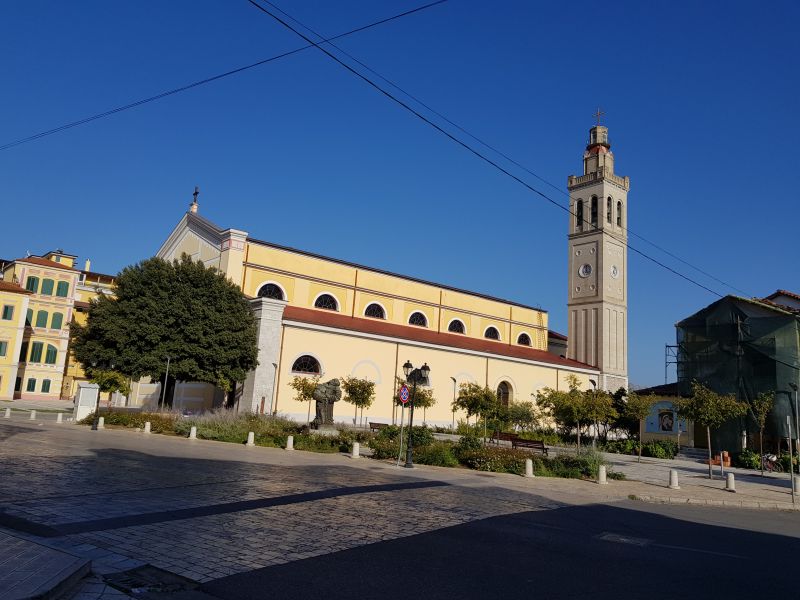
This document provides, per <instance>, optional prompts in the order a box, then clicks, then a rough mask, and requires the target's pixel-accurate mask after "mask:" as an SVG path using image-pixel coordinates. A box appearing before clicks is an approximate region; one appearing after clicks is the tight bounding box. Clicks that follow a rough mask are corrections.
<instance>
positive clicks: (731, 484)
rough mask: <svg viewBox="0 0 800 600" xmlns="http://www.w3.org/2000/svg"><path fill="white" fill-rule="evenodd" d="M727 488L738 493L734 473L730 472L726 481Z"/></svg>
mask: <svg viewBox="0 0 800 600" xmlns="http://www.w3.org/2000/svg"><path fill="white" fill-rule="evenodd" d="M725 489H726V490H727V491H729V492H733V493H734V494H735V493H736V480H735V479H734V477H733V473H728V479H727V480H726V481H725Z"/></svg>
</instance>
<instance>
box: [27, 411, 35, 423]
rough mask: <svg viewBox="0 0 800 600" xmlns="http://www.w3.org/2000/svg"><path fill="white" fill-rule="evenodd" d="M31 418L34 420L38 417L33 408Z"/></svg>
mask: <svg viewBox="0 0 800 600" xmlns="http://www.w3.org/2000/svg"><path fill="white" fill-rule="evenodd" d="M29 419H30V420H31V421H34V420H35V419H36V411H35V410H32V411H31V416H30V417H29Z"/></svg>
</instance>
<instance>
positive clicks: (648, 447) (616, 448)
mask: <svg viewBox="0 0 800 600" xmlns="http://www.w3.org/2000/svg"><path fill="white" fill-rule="evenodd" d="M603 449H604V450H605V451H606V452H613V453H614V454H638V453H639V442H638V440H632V439H624V440H609V441H608V442H606V443H605V445H604V447H603ZM677 453H678V444H677V443H675V442H672V441H670V440H653V441H650V442H647V443H645V444H644V445H643V446H642V456H649V457H652V458H675V455H676V454H677Z"/></svg>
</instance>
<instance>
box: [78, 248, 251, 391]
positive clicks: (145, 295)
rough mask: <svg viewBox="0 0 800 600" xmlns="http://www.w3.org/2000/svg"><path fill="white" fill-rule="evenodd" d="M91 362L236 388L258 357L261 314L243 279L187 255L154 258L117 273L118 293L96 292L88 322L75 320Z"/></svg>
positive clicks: (87, 366)
mask: <svg viewBox="0 0 800 600" xmlns="http://www.w3.org/2000/svg"><path fill="white" fill-rule="evenodd" d="M70 329H71V335H72V349H73V351H74V353H75V358H76V359H77V360H78V361H79V362H80V363H81V365H83V368H84V370H87V371H90V370H91V369H92V368H93V367H96V368H98V369H100V370H108V369H109V368H110V366H111V365H114V367H113V370H114V371H116V372H118V373H120V374H122V375H123V376H125V377H129V378H131V379H139V378H141V377H150V378H151V379H152V380H153V381H160V380H162V379H163V378H164V375H165V371H166V362H167V357H169V359H170V365H169V374H170V376H171V377H174V378H175V379H176V380H179V381H200V382H204V383H210V384H212V385H215V386H217V387H218V388H220V389H222V390H225V391H229V390H231V389H233V387H234V385H235V384H236V382H240V381H244V379H245V377H246V376H247V373H248V372H249V371H251V370H252V369H254V368H255V367H256V365H257V364H258V360H257V356H258V346H257V337H256V322H255V318H254V316H253V313H252V311H251V309H250V304H249V302H248V301H247V298H246V297H245V296H244V294H243V293H242V291H241V290H240V289H239V287H238V286H236V285H235V284H233V283H231V282H230V281H228V279H227V278H226V277H225V275H224V274H222V273H220V272H218V271H217V270H216V269H213V268H207V267H206V266H205V265H204V264H203V263H202V262H201V261H197V262H194V261H192V259H191V258H189V257H188V256H186V255H184V256H182V257H181V259H180V260H175V261H173V262H168V261H166V260H163V259H160V258H150V259H147V260H144V261H142V262H140V263H138V264H136V265H133V266H130V267H126V268H125V269H123V270H122V272H121V273H120V274H119V275H118V276H117V278H116V281H115V284H114V295H113V297H109V296H104V295H100V296H99V297H98V298H97V299H95V300H92V302H91V306H90V307H89V311H88V320H87V322H86V325H84V326H80V325H77V324H76V323H73V324H72V325H71V327H70Z"/></svg>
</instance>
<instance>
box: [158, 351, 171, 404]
mask: <svg viewBox="0 0 800 600" xmlns="http://www.w3.org/2000/svg"><path fill="white" fill-rule="evenodd" d="M170 358H172V357H170V356H167V372H166V374H165V375H164V388H163V389H162V390H161V403H160V404H159V406H158V408H159V410H161V409H162V408H163V407H164V405H165V404H166V402H167V382H168V381H169V361H170Z"/></svg>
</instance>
